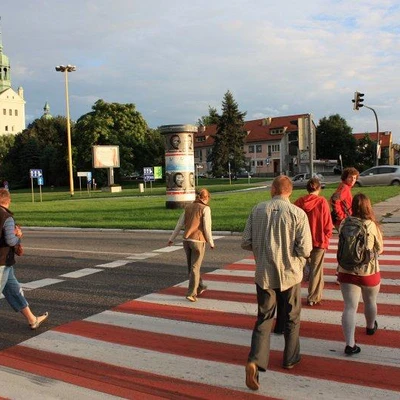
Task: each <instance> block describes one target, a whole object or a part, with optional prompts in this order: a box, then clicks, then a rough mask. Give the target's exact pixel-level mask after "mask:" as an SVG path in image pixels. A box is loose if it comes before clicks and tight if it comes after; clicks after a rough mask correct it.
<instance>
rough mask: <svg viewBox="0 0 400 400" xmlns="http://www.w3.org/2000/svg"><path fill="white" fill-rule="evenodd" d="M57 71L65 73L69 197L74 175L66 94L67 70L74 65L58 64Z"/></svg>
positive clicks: (66, 93)
mask: <svg viewBox="0 0 400 400" xmlns="http://www.w3.org/2000/svg"><path fill="white" fill-rule="evenodd" d="M56 71H57V72H63V73H64V74H65V103H66V111H67V141H68V165H69V190H70V194H71V197H72V196H73V195H74V176H73V169H72V146H71V123H70V119H69V96H68V72H73V71H76V67H75V65H69V64H68V65H67V66H64V65H59V66H57V67H56Z"/></svg>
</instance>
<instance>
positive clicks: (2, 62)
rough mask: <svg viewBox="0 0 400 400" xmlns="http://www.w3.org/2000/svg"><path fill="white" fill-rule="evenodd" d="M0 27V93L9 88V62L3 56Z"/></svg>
mask: <svg viewBox="0 0 400 400" xmlns="http://www.w3.org/2000/svg"><path fill="white" fill-rule="evenodd" d="M1 36H2V35H1V26H0V93H1V92H3V91H4V90H6V89H8V88H10V87H11V77H10V61H9V60H8V57H7V56H6V55H5V54H3V41H2V37H1Z"/></svg>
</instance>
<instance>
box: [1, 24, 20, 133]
mask: <svg viewBox="0 0 400 400" xmlns="http://www.w3.org/2000/svg"><path fill="white" fill-rule="evenodd" d="M10 71H11V69H10V62H9V60H8V57H7V56H6V55H5V54H4V53H3V42H2V36H1V32H0V135H8V134H14V135H15V134H17V133H19V132H22V131H23V130H24V129H25V100H24V90H23V89H22V87H19V88H18V91H17V92H15V91H14V90H13V89H12V87H11V72H10Z"/></svg>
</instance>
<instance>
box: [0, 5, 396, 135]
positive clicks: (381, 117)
mask: <svg viewBox="0 0 400 400" xmlns="http://www.w3.org/2000/svg"><path fill="white" fill-rule="evenodd" d="M0 16H1V32H2V34H1V38H2V42H3V53H4V54H5V55H7V56H8V57H9V60H10V64H11V80H12V87H13V89H14V90H17V89H18V87H19V86H22V87H23V89H24V96H25V100H26V119H27V124H29V123H30V122H32V121H33V120H34V119H36V118H39V117H40V116H41V115H42V114H43V107H44V105H45V103H46V101H47V102H49V104H50V113H51V114H52V115H53V116H56V115H65V114H66V107H65V77H64V74H61V73H60V72H56V71H55V66H57V65H67V64H71V65H75V66H76V71H75V72H72V73H70V74H69V75H68V81H69V85H68V89H69V102H70V116H71V118H72V119H73V120H77V119H78V118H79V117H80V116H82V115H84V114H86V113H88V112H90V111H91V109H92V106H93V105H94V103H95V102H96V101H97V100H98V99H103V100H104V101H106V102H117V103H133V104H135V106H136V109H137V110H138V111H139V112H140V113H141V114H142V116H143V117H144V119H145V120H146V122H147V124H148V125H149V127H151V128H157V127H158V126H161V125H170V124H197V121H198V119H199V118H201V117H202V116H204V115H208V109H209V106H211V107H215V108H216V109H217V111H218V112H221V105H222V101H223V97H224V95H225V93H226V92H227V91H228V90H229V91H231V92H232V94H233V97H234V99H235V100H236V102H237V103H238V106H239V110H240V111H242V112H247V115H246V117H245V119H246V120H252V119H258V118H264V117H277V116H284V115H292V114H303V113H311V114H312V116H313V118H314V121H315V123H316V124H318V122H319V120H320V119H321V118H324V117H329V116H330V115H333V114H339V115H340V116H341V117H343V118H344V119H345V120H346V121H347V123H348V125H349V126H350V127H352V128H353V132H354V133H359V132H376V130H377V125H376V121H375V117H374V113H373V111H371V110H369V109H367V108H365V107H364V108H362V109H360V110H359V111H354V110H353V103H352V102H351V100H352V99H353V97H354V92H355V91H359V92H362V93H364V94H365V96H364V99H365V100H364V104H366V105H367V106H369V107H371V108H373V109H374V110H375V111H376V114H377V116H378V122H379V131H380V132H384V131H391V132H392V133H393V139H394V142H395V143H400V94H399V93H400V92H399V90H400V72H399V62H400V2H399V1H398V0H379V1H378V0H358V1H348V0H343V1H341V0H307V1H298V0H293V1H292V0H280V1H271V0H146V1H144V0H69V1H59V0H34V1H32V0H14V1H8V2H5V1H3V2H2V5H1V8H0Z"/></svg>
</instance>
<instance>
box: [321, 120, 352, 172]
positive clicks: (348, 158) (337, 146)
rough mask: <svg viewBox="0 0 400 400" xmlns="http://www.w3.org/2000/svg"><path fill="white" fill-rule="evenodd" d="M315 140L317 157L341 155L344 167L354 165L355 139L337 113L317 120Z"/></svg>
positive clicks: (329, 157) (334, 158) (336, 158)
mask: <svg viewBox="0 0 400 400" xmlns="http://www.w3.org/2000/svg"><path fill="white" fill-rule="evenodd" d="M316 142H317V143H316V150H317V158H320V159H330V160H339V155H341V156H342V160H343V166H344V167H346V166H349V167H353V166H354V164H355V157H354V155H355V154H356V149H357V141H356V139H355V137H354V136H353V134H352V128H351V127H350V126H349V125H348V124H347V122H346V120H345V119H344V118H342V117H341V116H340V115H339V114H335V115H331V116H329V118H326V117H324V118H322V119H321V120H320V121H319V124H318V126H317V132H316Z"/></svg>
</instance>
